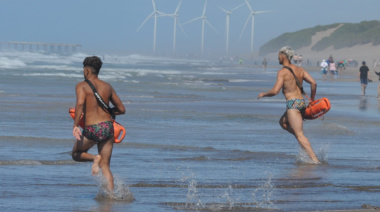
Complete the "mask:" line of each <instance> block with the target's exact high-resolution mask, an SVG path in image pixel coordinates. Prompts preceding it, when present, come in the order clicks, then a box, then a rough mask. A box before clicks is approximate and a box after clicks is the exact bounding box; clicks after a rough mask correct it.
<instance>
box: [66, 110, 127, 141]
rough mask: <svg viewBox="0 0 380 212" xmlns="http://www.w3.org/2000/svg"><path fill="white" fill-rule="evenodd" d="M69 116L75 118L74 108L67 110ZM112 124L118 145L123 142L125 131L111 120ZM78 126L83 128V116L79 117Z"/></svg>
mask: <svg viewBox="0 0 380 212" xmlns="http://www.w3.org/2000/svg"><path fill="white" fill-rule="evenodd" d="M69 114H70V116H71V118H73V119H74V118H75V108H74V107H70V108H69ZM112 123H113V128H114V137H115V143H120V142H121V141H123V139H124V137H125V134H126V133H127V131H126V130H125V128H124V127H123V126H122V125H121V124H119V123H118V122H116V121H115V120H112ZM79 126H80V127H81V128H82V129H83V128H84V120H83V114H82V115H81V117H80V120H79Z"/></svg>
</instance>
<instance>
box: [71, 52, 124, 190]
mask: <svg viewBox="0 0 380 212" xmlns="http://www.w3.org/2000/svg"><path fill="white" fill-rule="evenodd" d="M101 67H102V61H101V60H100V58H99V57H96V56H93V57H87V58H86V59H85V60H84V61H83V75H84V78H85V80H89V81H90V82H91V83H92V84H93V85H94V87H95V88H96V90H97V92H98V93H99V95H100V96H101V98H102V99H103V101H104V102H105V103H106V104H109V102H111V103H112V104H113V105H114V106H115V107H114V108H112V110H113V111H114V113H115V114H116V115H120V114H124V113H125V108H124V105H123V103H122V102H121V100H120V98H119V97H118V95H117V94H116V92H115V90H114V89H113V88H112V86H111V85H110V84H108V83H106V82H104V81H102V80H100V79H99V78H98V74H99V71H100V68H101ZM75 91H76V105H75V117H74V126H73V136H74V137H75V138H76V139H77V140H76V142H75V144H74V147H73V151H72V157H73V159H74V160H75V161H80V162H87V161H93V165H92V174H93V175H96V174H97V173H98V172H99V168H100V169H101V170H102V173H103V175H104V176H105V178H106V180H107V183H108V189H109V191H110V192H112V191H113V189H114V183H113V175H112V172H111V170H110V161H111V155H112V149H113V143H114V140H115V138H114V128H113V123H112V121H111V115H110V114H109V113H108V111H106V110H104V109H103V108H102V107H101V106H99V104H98V102H97V99H96V97H95V95H94V92H93V90H92V89H91V87H90V86H89V84H88V83H87V82H86V81H83V82H79V83H78V84H77V85H76V88H75ZM82 113H84V117H83V118H84V120H85V127H84V129H83V132H81V130H80V128H79V127H78V123H79V120H80V118H81V115H82ZM95 144H96V145H97V147H98V153H99V154H98V155H93V154H89V153H87V151H88V150H89V149H90V148H91V147H92V146H94V145H95Z"/></svg>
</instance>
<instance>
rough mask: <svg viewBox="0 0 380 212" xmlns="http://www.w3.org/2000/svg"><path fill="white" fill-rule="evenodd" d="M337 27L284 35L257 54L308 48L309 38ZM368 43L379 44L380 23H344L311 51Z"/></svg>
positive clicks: (335, 25) (266, 45)
mask: <svg viewBox="0 0 380 212" xmlns="http://www.w3.org/2000/svg"><path fill="white" fill-rule="evenodd" d="M339 25H340V23H336V24H331V25H325V26H321V25H318V26H316V27H313V28H308V29H303V30H299V31H297V32H289V33H284V34H282V35H280V36H278V37H277V38H274V39H272V40H270V41H269V42H267V43H266V44H265V45H263V46H262V47H261V48H260V52H259V54H260V55H261V56H264V55H267V54H269V53H275V52H277V51H278V50H279V49H280V48H281V47H283V46H291V47H292V48H293V49H295V50H297V49H300V48H302V47H307V46H310V45H311V37H312V36H313V35H315V34H316V33H317V32H322V31H326V30H328V29H332V28H335V27H337V26H339ZM368 43H372V44H373V45H379V44H380V21H363V22H361V23H357V24H352V23H345V24H343V25H342V26H341V27H339V28H338V29H337V30H336V31H334V32H333V33H332V34H331V35H330V36H329V37H325V38H323V39H321V40H320V41H319V42H318V43H316V44H315V45H314V46H313V47H312V50H314V51H322V50H324V49H326V48H327V47H329V46H333V47H334V48H335V49H341V48H345V47H352V46H354V45H358V44H368Z"/></svg>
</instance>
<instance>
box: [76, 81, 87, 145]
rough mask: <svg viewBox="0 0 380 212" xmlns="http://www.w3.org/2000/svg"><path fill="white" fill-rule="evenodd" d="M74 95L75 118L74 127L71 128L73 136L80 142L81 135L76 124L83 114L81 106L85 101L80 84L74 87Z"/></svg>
mask: <svg viewBox="0 0 380 212" xmlns="http://www.w3.org/2000/svg"><path fill="white" fill-rule="evenodd" d="M75 93H76V96H77V100H76V104H75V116H74V126H73V136H74V137H75V138H76V139H78V140H80V136H81V135H82V133H81V132H80V129H79V127H78V123H79V120H80V117H81V116H82V113H83V105H84V102H85V100H86V94H85V92H84V89H83V87H82V85H81V83H78V84H77V86H76V87H75Z"/></svg>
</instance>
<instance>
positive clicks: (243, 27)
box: [239, 14, 252, 41]
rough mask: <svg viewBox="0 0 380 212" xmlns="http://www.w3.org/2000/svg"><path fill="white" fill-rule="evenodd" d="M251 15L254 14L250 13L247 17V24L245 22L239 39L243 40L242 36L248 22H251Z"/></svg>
mask: <svg viewBox="0 0 380 212" xmlns="http://www.w3.org/2000/svg"><path fill="white" fill-rule="evenodd" d="M251 16H252V14H250V15H249V16H248V18H247V21H245V24H244V27H243V30H242V31H241V33H240V38H239V41H240V40H241V37H242V36H243V32H244V30H245V28H246V27H247V24H248V22H249V20H250V18H251Z"/></svg>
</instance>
